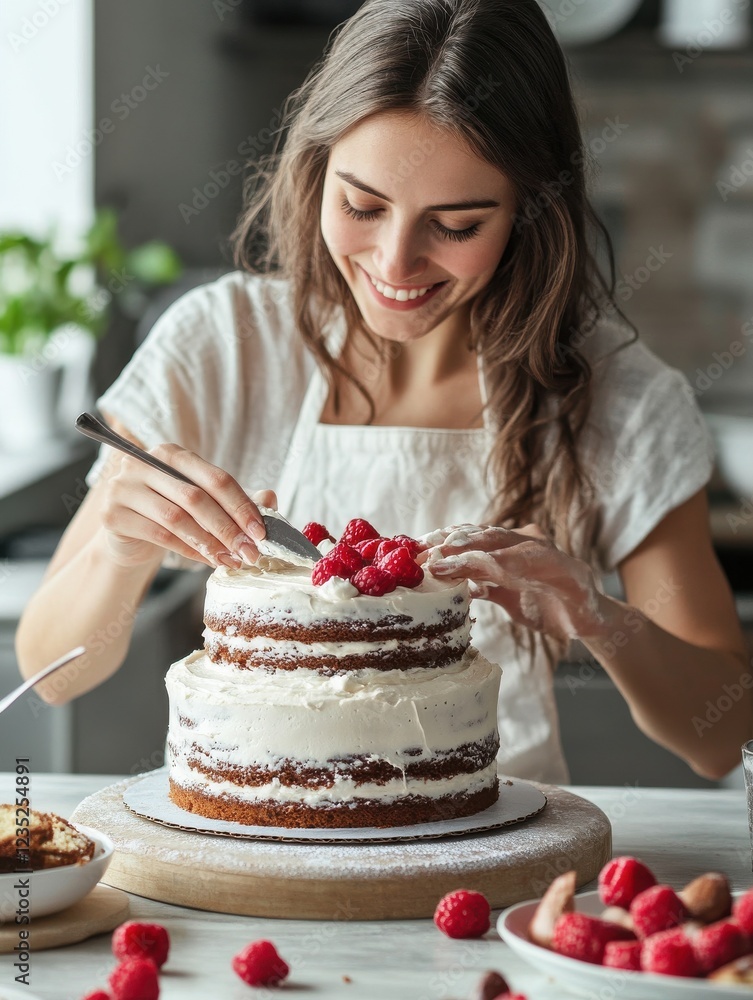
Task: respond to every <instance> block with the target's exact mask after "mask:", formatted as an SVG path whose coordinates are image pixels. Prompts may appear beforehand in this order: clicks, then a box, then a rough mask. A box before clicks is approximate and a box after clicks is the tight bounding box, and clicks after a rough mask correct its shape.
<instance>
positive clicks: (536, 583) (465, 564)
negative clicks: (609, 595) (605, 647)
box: [421, 524, 610, 639]
mask: <svg viewBox="0 0 753 1000" xmlns="http://www.w3.org/2000/svg"><path fill="white" fill-rule="evenodd" d="M421 542H422V544H423V545H425V546H426V547H427V552H426V553H425V556H424V558H423V559H422V562H423V563H424V569H428V570H429V571H430V572H431V573H433V574H434V575H435V576H437V577H440V578H442V579H462V578H465V579H467V580H468V581H469V583H470V590H471V595H472V596H473V597H480V598H486V599H487V600H490V601H494V602H495V603H496V604H500V605H501V606H502V607H503V608H504V609H505V610H506V611H507V613H508V614H509V615H510V617H511V618H512V619H513V621H515V622H518V623H519V624H520V625H524V626H526V627H527V628H530V629H533V630H534V631H536V632H546V633H547V634H550V635H554V636H556V637H558V638H560V639H569V638H575V637H579V638H595V637H603V636H604V635H606V634H608V633H609V631H610V627H609V624H608V621H607V617H606V615H605V602H606V598H605V597H604V595H603V594H601V593H600V592H599V590H598V588H597V586H596V580H595V578H594V575H593V572H592V571H591V568H590V567H589V566H588V565H587V564H586V563H585V562H583V561H582V560H580V559H576V558H574V557H573V556H569V555H566V554H565V553H564V552H562V551H561V550H560V549H558V548H557V547H556V545H555V544H554V543H553V542H551V541H549V540H548V539H547V538H546V537H545V536H544V534H543V533H542V532H541V530H540V529H539V528H538V527H537V526H536V525H535V524H528V525H526V526H525V527H524V528H519V529H517V530H515V531H512V530H509V529H507V528H497V527H494V526H491V525H475V524H462V525H453V526H452V527H449V528H442V529H440V530H439V531H434V532H432V533H431V534H429V535H425V536H424V537H423V538H422V539H421Z"/></svg>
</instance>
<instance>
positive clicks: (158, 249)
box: [0, 209, 181, 452]
mask: <svg viewBox="0 0 753 1000" xmlns="http://www.w3.org/2000/svg"><path fill="white" fill-rule="evenodd" d="M180 273H181V263H180V260H179V259H178V257H177V255H176V254H175V252H174V251H173V250H172V249H171V248H170V247H169V246H168V245H167V244H165V243H162V242H159V241H156V240H155V241H151V242H149V243H144V244H142V245H141V246H139V247H136V248H135V249H132V250H126V249H125V248H124V247H123V245H122V243H121V241H120V239H119V236H118V227H117V217H116V215H115V213H114V212H113V211H112V210H110V209H101V210H99V211H98V212H97V214H96V217H95V219H94V222H93V224H92V225H91V227H90V228H89V230H88V231H87V232H86V233H85V234H84V236H83V237H82V239H81V243H80V247H79V248H78V251H77V252H76V253H74V254H71V253H64V252H61V251H60V249H59V241H58V240H57V239H56V237H55V235H54V233H51V234H50V235H49V236H47V237H46V238H42V239H40V238H38V237H35V236H31V235H29V234H27V233H20V232H0V451H6V452H13V451H20V450H24V449H26V448H28V447H30V446H33V445H35V444H39V443H40V442H43V441H46V440H48V439H50V438H53V437H55V435H56V433H57V431H58V405H59V400H60V397H61V392H62V389H63V386H64V385H66V384H67V383H70V382H74V383H75V384H76V385H77V387H78V388H77V389H76V388H75V387H74V389H73V390H70V389H69V392H68V393H67V394H68V395H69V396H70V392H71V391H72V392H73V394H74V395H75V394H76V392H78V395H80V397H81V400H82V401H83V400H84V399H85V395H86V386H87V384H88V379H89V370H90V367H91V361H92V358H93V354H94V342H95V340H96V338H97V337H99V336H100V335H101V334H102V333H103V332H104V330H105V329H106V327H107V321H108V317H109V314H110V309H111V306H112V303H113V301H114V300H115V299H117V300H118V301H119V303H120V305H121V307H122V308H123V310H124V311H125V312H126V313H130V314H132V315H138V314H139V313H140V312H141V311H142V310H143V307H144V304H145V301H146V296H147V294H148V292H149V290H150V289H152V288H154V287H155V286H158V285H164V284H169V283H171V282H173V281H175V280H176V278H177V277H178V276H179V275H180Z"/></svg>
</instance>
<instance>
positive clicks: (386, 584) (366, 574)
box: [351, 566, 397, 597]
mask: <svg viewBox="0 0 753 1000" xmlns="http://www.w3.org/2000/svg"><path fill="white" fill-rule="evenodd" d="M351 583H352V584H353V586H354V587H355V588H356V590H357V591H358V592H359V593H361V594H366V595H367V596H368V597H383V596H384V595H385V594H390V593H391V592H392V591H393V590H394V589H395V587H396V586H397V581H396V580H395V577H394V576H392V575H391V574H390V573H387V572H386V571H385V570H383V569H380V568H379V566H364V567H363V568H362V569H359V570H358V572H357V573H356V574H355V575H354V576H353V579H352V580H351Z"/></svg>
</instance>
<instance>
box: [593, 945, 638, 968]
mask: <svg viewBox="0 0 753 1000" xmlns="http://www.w3.org/2000/svg"><path fill="white" fill-rule="evenodd" d="M642 947H643V942H642V941H607V943H606V945H605V946H604V958H603V961H602V965H606V966H608V967H609V968H610V969H628V970H630V971H631V972H640V970H641V948H642Z"/></svg>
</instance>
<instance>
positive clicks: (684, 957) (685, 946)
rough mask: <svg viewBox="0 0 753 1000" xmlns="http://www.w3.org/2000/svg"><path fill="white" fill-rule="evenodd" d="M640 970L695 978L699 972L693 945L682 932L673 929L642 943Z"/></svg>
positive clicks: (654, 935) (661, 932) (678, 929)
mask: <svg viewBox="0 0 753 1000" xmlns="http://www.w3.org/2000/svg"><path fill="white" fill-rule="evenodd" d="M642 944H643V947H642V948H641V969H642V970H643V972H659V973H661V974H662V975H664V976H697V975H698V973H699V972H700V967H699V965H698V959H697V958H696V957H695V953H694V951H693V945H692V944H691V943H690V939H689V938H688V937H687V936H686V934H685V933H684V931H682V930H680V928H679V927H673V928H672V929H671V930H668V931H659V933H658V934H652V935H651V937H647V938H646V940H645V941H643V942H642Z"/></svg>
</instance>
